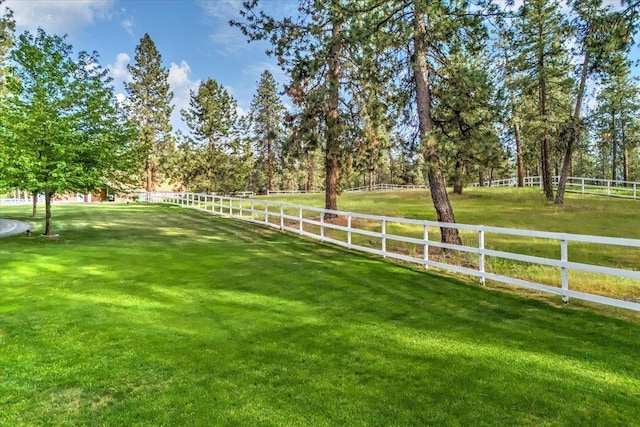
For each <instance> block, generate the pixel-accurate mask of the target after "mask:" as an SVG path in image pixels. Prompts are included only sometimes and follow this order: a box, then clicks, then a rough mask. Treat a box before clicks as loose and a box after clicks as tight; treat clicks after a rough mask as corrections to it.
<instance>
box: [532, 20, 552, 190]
mask: <svg viewBox="0 0 640 427" xmlns="http://www.w3.org/2000/svg"><path fill="white" fill-rule="evenodd" d="M538 33H539V34H538V37H539V39H540V40H542V39H543V38H544V29H543V28H542V27H541V26H540V27H539V28H538ZM536 55H537V61H538V62H537V67H536V68H537V73H538V112H539V114H540V117H541V118H542V120H543V127H544V129H543V133H542V140H541V141H540V162H541V166H542V187H543V189H544V194H545V197H546V198H547V200H553V176H552V169H551V149H550V148H549V140H550V139H551V137H550V135H549V117H548V111H547V80H546V78H545V75H546V74H545V52H544V46H543V45H542V43H541V42H539V43H538V47H537V52H536Z"/></svg>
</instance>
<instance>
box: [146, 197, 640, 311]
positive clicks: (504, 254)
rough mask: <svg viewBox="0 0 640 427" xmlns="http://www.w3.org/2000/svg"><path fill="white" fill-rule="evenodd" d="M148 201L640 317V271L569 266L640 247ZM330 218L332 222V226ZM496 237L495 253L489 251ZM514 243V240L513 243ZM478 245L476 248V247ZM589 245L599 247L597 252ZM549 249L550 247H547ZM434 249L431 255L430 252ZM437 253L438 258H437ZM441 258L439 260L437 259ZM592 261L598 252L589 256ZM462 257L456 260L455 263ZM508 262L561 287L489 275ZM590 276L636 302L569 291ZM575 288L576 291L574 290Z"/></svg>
mask: <svg viewBox="0 0 640 427" xmlns="http://www.w3.org/2000/svg"><path fill="white" fill-rule="evenodd" d="M146 201H148V202H152V203H168V204H173V205H178V206H183V207H189V208H195V209H199V210H201V211H205V212H208V213H212V214H216V215H221V216H227V217H231V218H236V219H241V220H245V221H250V222H253V223H258V224H263V225H266V226H269V227H274V228H278V229H280V230H282V231H288V232H291V233H296V234H299V235H301V236H306V237H310V238H313V239H317V240H320V241H323V242H329V243H333V244H336V245H339V246H343V247H345V248H348V249H353V250H359V251H362V252H367V253H370V254H375V255H379V256H382V257H385V258H393V259H396V260H401V261H405V262H409V263H415V264H420V265H423V266H424V267H425V268H428V267H437V268H441V269H444V270H448V271H453V272H457V273H462V274H467V275H471V276H476V277H478V278H479V279H480V282H481V283H483V284H484V282H485V280H492V281H496V282H502V283H507V284H510V285H515V286H521V287H524V288H529V289H533V290H537V291H542V292H547V293H551V294H555V295H559V296H561V297H562V299H563V300H564V301H565V302H567V301H568V300H569V298H576V299H581V300H585V301H591V302H596V303H601V304H607V305H611V306H615V307H620V308H625V309H630V310H636V311H640V271H638V267H639V266H638V265H637V264H635V263H634V261H632V262H631V266H629V265H627V266H626V267H611V266H603V265H594V264H590V263H588V262H577V261H571V260H570V256H569V255H570V254H569V247H570V244H571V246H572V247H573V246H574V245H576V246H577V247H578V246H580V245H582V246H583V247H582V248H581V251H582V253H584V251H585V245H588V248H587V249H586V250H587V252H588V251H590V250H593V251H599V252H601V251H604V250H606V249H607V248H608V247H611V246H623V247H626V248H628V250H627V251H626V252H625V253H630V252H629V251H631V253H633V254H635V255H633V256H632V257H631V259H632V260H636V259H637V260H639V261H640V240H636V239H624V238H613V237H602V236H587V235H578V234H565V233H552V232H542V231H531V230H520V229H512V228H501V227H486V226H481V225H466V224H449V223H439V222H435V221H425V220H416V219H407V218H393V217H385V216H379V215H366V214H359V213H353V212H343V211H331V210H326V209H322V208H315V207H309V206H301V205H295V204H289V203H281V202H276V201H269V200H261V199H245V198H234V197H224V196H216V195H206V194H194V193H173V194H167V193H165V194H154V193H149V194H147V195H146ZM329 218H331V219H329ZM441 227H445V228H452V227H453V228H457V229H458V230H459V232H460V234H462V235H463V241H464V243H467V245H463V246H458V245H450V244H445V243H441V242H440V228H441ZM489 236H490V237H491V242H492V244H491V245H487V242H488V238H489ZM500 236H502V237H503V238H504V236H517V237H520V238H525V239H530V245H531V246H530V247H529V250H528V252H529V253H531V252H534V253H535V247H536V246H539V245H541V244H542V243H541V242H546V243H544V244H543V245H551V246H552V247H554V250H555V251H556V253H559V256H558V257H556V258H548V257H543V256H537V255H530V254H523V253H513V252H508V251H505V250H502V249H500V248H499V247H498V246H499V245H496V244H495V243H494V242H499V241H500ZM512 238H513V237H509V239H512ZM471 243H473V244H471ZM590 245H594V246H597V247H594V248H593V249H591V246H590ZM547 247H548V246H547ZM430 248H432V249H431V250H430ZM434 249H435V250H434ZM436 252H440V254H437V253H436ZM591 253H593V252H591ZM452 254H457V256H451V255H452ZM488 260H490V261H493V260H509V262H512V263H513V262H514V261H515V262H520V263H525V264H535V265H538V266H546V267H547V268H553V269H555V270H557V275H558V277H557V280H555V282H556V283H555V284H553V283H551V284H550V283H537V282H534V281H531V280H526V279H523V278H521V277H520V278H519V277H516V276H517V275H516V274H510V273H511V272H510V271H508V272H497V270H496V269H492V268H487V266H488V263H487V261H488ZM574 271H575V272H586V273H595V274H602V275H607V276H611V277H614V278H621V279H624V280H626V281H628V282H630V283H631V284H630V286H631V293H630V294H631V297H630V298H628V299H618V298H612V297H610V296H606V295H599V294H594V293H589V292H583V291H580V290H576V289H571V288H570V282H569V277H570V274H569V273H570V272H574ZM577 287H578V288H579V286H577ZM574 288H576V286H574Z"/></svg>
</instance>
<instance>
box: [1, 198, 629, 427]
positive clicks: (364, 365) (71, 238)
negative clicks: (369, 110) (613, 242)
mask: <svg viewBox="0 0 640 427" xmlns="http://www.w3.org/2000/svg"><path fill="white" fill-rule="evenodd" d="M54 209H55V210H54V220H55V222H54V227H55V231H56V232H58V233H60V238H59V239H57V240H43V239H40V238H37V237H31V238H28V237H25V236H17V237H12V238H8V239H2V240H0V295H2V297H1V298H0V373H1V378H2V381H0V408H1V410H0V425H7V426H14V425H15V426H18V425H207V426H208V425H290V426H304V425H308V426H323V425H324V426H333V425H531V426H534V425H535V426H538V425H580V426H582V425H607V426H609V425H634V424H636V423H637V420H638V419H640V363H638V362H640V356H639V355H640V323H639V320H638V319H636V318H634V317H633V316H631V315H628V314H627V313H626V312H618V311H609V310H605V309H601V308H600V307H598V308H596V309H594V308H590V307H586V306H580V305H569V306H566V305H561V304H556V303H553V304H550V303H549V302H546V301H541V300H537V299H529V298H522V297H519V296H517V295H513V294H509V293H504V292H497V291H492V290H490V289H487V288H482V287H480V286H478V285H476V284H472V283H470V282H464V281H460V280H457V279H452V278H448V277H445V276H441V275H436V274H432V273H429V272H425V271H422V270H420V269H418V268H415V269H414V268H405V267H402V266H400V265H395V264H391V263H387V262H384V261H382V260H378V259H375V258H371V257H367V256H361V255H358V254H355V253H352V252H349V251H342V250H338V249H335V248H333V247H331V246H326V245H319V244H316V243H314V242H312V241H308V240H304V239H299V238H298V237H296V236H292V235H288V234H282V233H279V232H276V231H273V230H269V229H266V228H262V227H257V226H252V225H251V224H247V223H243V222H240V221H237V220H227V219H221V218H218V217H213V216H210V215H206V214H201V213H199V212H195V211H190V210H185V209H179V208H171V207H163V206H144V205H141V206H137V205H136V206H134V205H111V204H110V205H107V204H103V205H93V206H84V205H83V206H55V208H54ZM27 214H28V208H26V207H25V208H5V207H2V208H0V216H11V217H14V218H18V219H20V218H22V219H26V220H29V219H28V217H27ZM40 223H41V219H39V220H38V221H37V222H35V223H34V226H35V227H40ZM34 234H36V233H34ZM596 310H597V311H596Z"/></svg>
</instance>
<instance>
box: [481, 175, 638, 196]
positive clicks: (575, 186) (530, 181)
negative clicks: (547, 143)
mask: <svg viewBox="0 0 640 427" xmlns="http://www.w3.org/2000/svg"><path fill="white" fill-rule="evenodd" d="M559 179H560V177H558V176H554V177H553V185H558V181H559ZM517 185H518V179H517V178H508V179H499V180H495V181H485V182H484V183H483V186H484V187H516V186H517ZM473 186H474V187H477V186H479V184H474V185H473ZM524 186H525V187H542V177H539V176H528V177H525V178H524ZM565 191H566V192H569V193H581V194H594V195H599V196H611V197H622V198H627V199H639V198H640V182H635V181H618V180H610V179H596V178H578V177H569V178H567V184H566V187H565Z"/></svg>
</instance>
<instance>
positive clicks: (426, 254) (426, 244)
mask: <svg viewBox="0 0 640 427" xmlns="http://www.w3.org/2000/svg"><path fill="white" fill-rule="evenodd" d="M422 240H424V249H423V251H424V254H423V255H422V258H423V259H424V268H429V226H428V225H427V224H425V225H424V229H423V230H422Z"/></svg>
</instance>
